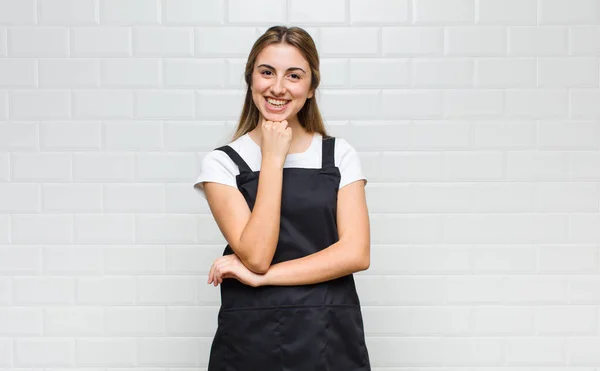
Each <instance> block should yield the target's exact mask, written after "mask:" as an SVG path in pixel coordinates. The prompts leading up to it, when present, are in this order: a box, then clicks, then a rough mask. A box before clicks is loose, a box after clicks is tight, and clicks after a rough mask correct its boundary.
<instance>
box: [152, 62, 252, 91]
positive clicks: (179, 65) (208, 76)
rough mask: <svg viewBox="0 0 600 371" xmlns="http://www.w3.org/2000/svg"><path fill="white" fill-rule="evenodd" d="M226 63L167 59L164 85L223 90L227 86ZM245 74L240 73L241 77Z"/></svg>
mask: <svg viewBox="0 0 600 371" xmlns="http://www.w3.org/2000/svg"><path fill="white" fill-rule="evenodd" d="M225 68H226V64H225V61H224V60H222V59H208V60H202V59H200V60H186V59H167V60H165V62H164V71H165V72H164V77H163V78H164V85H165V86H166V87H171V88H174V87H180V88H191V87H199V88H222V87H224V86H225V78H226V75H225ZM242 74H243V72H240V76H241V75H242Z"/></svg>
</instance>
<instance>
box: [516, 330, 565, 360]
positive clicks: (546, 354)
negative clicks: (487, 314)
mask: <svg viewBox="0 0 600 371" xmlns="http://www.w3.org/2000/svg"><path fill="white" fill-rule="evenodd" d="M565 344H566V340H565V339H564V338H542V337H528V338H510V339H507V341H506V345H505V346H506V350H505V351H506V353H505V356H506V363H507V364H508V365H509V366H542V365H544V366H565V365H566V364H567V359H566V354H565V353H566V352H565Z"/></svg>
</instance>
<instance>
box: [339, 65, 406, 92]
mask: <svg viewBox="0 0 600 371" xmlns="http://www.w3.org/2000/svg"><path fill="white" fill-rule="evenodd" d="M408 65H409V64H408V60H405V59H357V60H351V61H350V86H352V87H357V88H360V87H364V88H376V87H377V86H379V87H402V86H407V85H408V79H409V72H408ZM391 71H393V73H391V74H390V72H391Z"/></svg>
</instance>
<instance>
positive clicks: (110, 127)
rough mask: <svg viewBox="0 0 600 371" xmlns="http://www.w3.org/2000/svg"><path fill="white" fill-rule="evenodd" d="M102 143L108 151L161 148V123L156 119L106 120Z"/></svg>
mask: <svg viewBox="0 0 600 371" xmlns="http://www.w3.org/2000/svg"><path fill="white" fill-rule="evenodd" d="M103 132H104V145H105V148H106V149H107V150H110V151H134V150H138V151H144V150H146V151H151V150H159V149H161V148H162V125H161V123H160V122H156V121H137V120H136V121H108V122H104V124H103Z"/></svg>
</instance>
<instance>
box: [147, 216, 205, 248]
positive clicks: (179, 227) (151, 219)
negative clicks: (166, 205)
mask: <svg viewBox="0 0 600 371" xmlns="http://www.w3.org/2000/svg"><path fill="white" fill-rule="evenodd" d="M135 231H136V241H137V242H138V243H148V244H182V243H196V242H197V241H198V223H197V220H196V218H195V216H193V215H168V216H162V215H157V216H152V215H148V216H144V215H140V216H138V217H137V218H136V228H135Z"/></svg>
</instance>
